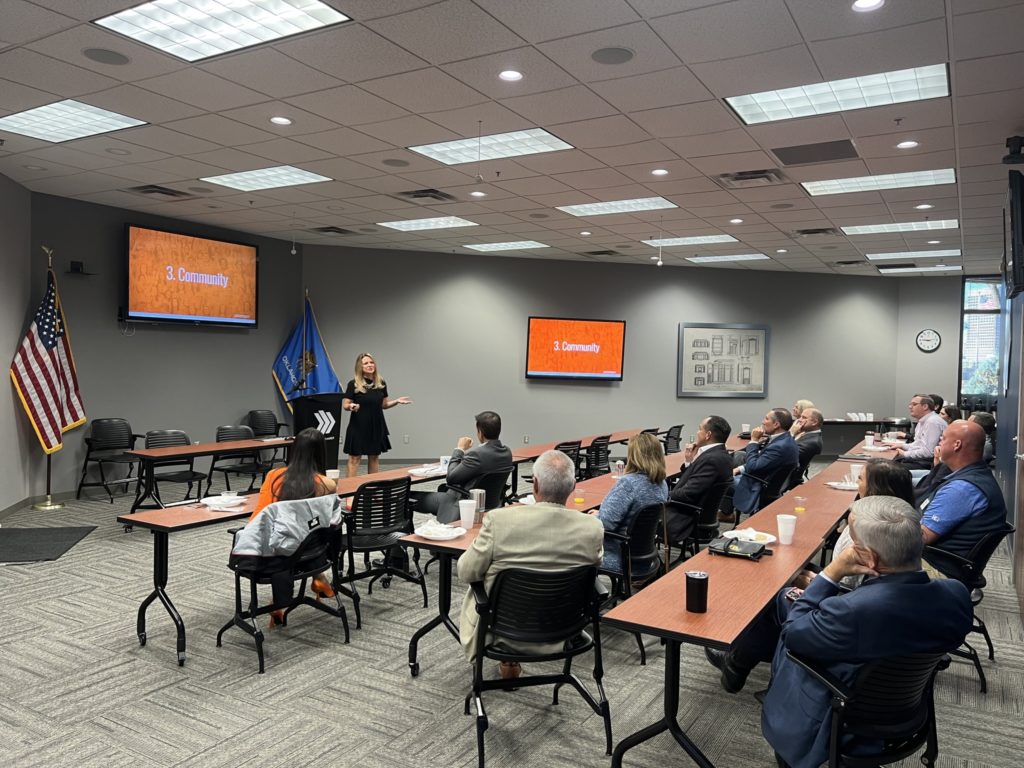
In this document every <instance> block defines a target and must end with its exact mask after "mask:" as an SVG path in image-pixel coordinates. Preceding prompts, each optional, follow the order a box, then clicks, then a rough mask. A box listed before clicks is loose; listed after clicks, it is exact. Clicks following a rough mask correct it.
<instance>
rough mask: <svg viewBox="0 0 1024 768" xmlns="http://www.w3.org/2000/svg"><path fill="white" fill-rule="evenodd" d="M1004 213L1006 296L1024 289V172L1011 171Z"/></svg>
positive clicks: (1013, 294) (1014, 294) (1004, 276)
mask: <svg viewBox="0 0 1024 768" xmlns="http://www.w3.org/2000/svg"><path fill="white" fill-rule="evenodd" d="M1009 177H1010V178H1009V188H1008V189H1007V192H1006V208H1005V209H1004V211H1003V215H1004V223H1003V227H1004V233H1003V234H1004V237H1005V242H1004V251H1003V278H1004V280H1005V281H1006V296H1007V297H1008V298H1009V297H1012V296H1016V295H1017V294H1018V293H1020V292H1021V291H1024V173H1021V172H1020V171H1010V173H1009Z"/></svg>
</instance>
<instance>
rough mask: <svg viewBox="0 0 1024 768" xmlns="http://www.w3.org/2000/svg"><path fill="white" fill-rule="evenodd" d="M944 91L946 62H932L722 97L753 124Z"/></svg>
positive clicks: (928, 96)
mask: <svg viewBox="0 0 1024 768" xmlns="http://www.w3.org/2000/svg"><path fill="white" fill-rule="evenodd" d="M948 95H949V80H948V78H947V75H946V65H945V64H933V65H931V66H927V67H915V68H913V69H901V70H898V71H896V72H882V73H880V74H877V75H864V76H863V77H850V78H846V79H844V80H830V81H827V82H824V83H815V84H814V85H801V86H797V87H796V88H783V89H781V90H778V91H763V92H761V93H750V94H747V95H746V96H730V97H728V98H727V99H726V100H725V101H726V103H727V104H728V105H729V106H730V107H732V108H733V109H734V110H736V114H738V115H739V116H740V119H741V120H743V122H744V123H746V124H747V125H755V124H757V123H770V122H772V121H774V120H789V119H792V118H794V117H808V116H810V115H827V114H829V113H831V112H845V111H847V110H850V109H863V108H865V107H879V106H883V105H885V104H902V103H904V102H908V101H921V100H923V99H935V98H938V97H940V96H948Z"/></svg>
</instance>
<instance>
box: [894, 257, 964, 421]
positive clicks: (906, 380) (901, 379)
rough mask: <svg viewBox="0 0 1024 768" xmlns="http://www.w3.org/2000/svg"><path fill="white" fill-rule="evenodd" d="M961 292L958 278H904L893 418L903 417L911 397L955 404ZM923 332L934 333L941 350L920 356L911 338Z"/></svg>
mask: <svg viewBox="0 0 1024 768" xmlns="http://www.w3.org/2000/svg"><path fill="white" fill-rule="evenodd" d="M962 292H963V282H962V281H961V280H960V279H958V278H942V279H934V278H930V277H918V278H912V277H905V278H903V279H901V280H900V292H899V308H900V314H899V323H898V324H897V326H896V367H895V375H894V377H893V387H894V392H893V396H894V397H895V400H894V401H893V409H894V410H893V412H894V413H897V414H899V415H900V416H907V415H908V414H909V412H908V408H907V404H908V403H909V402H910V396H911V395H913V394H914V393H916V392H926V393H935V394H937V395H942V397H943V398H945V399H946V400H953V399H955V398H956V393H957V390H958V389H959V382H958V381H957V377H958V376H959V375H960V302H961V300H962ZM925 328H932V329H934V330H936V331H938V332H939V336H941V337H942V344H940V345H939V348H938V350H936V351H935V352H927V353H926V352H922V351H921V350H919V349H918V348H917V334H918V333H919V332H920V331H922V330H924V329H925Z"/></svg>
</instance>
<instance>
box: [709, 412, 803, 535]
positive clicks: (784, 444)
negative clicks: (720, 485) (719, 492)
mask: <svg viewBox="0 0 1024 768" xmlns="http://www.w3.org/2000/svg"><path fill="white" fill-rule="evenodd" d="M791 426H793V416H792V414H790V412H789V409H788V408H772V409H771V410H770V411H768V413H767V414H765V417H764V421H762V422H761V426H759V427H754V429H753V430H751V432H750V444H749V445H748V446H747V447H746V448H745V449H744V453H745V454H746V455H745V457H744V461H743V464H742V466H739V467H736V469H734V470H733V474H734V475H735V476H736V477H735V483H736V486H735V489H734V491H733V500H732V503H733V507H734V508H735V509H736V511H737V512H739V513H741V514H744V515H751V514H753V513H754V512H757V510H758V503H759V501H760V499H761V491H762V489H763V488H764V482H767V481H768V480H770V479H771V477H772V476H773V475H774V474H775V473H776V472H778V471H781V470H783V469H785V468H787V467H788V468H789V471H792V470H793V469H795V468H796V466H797V464H798V461H799V459H798V455H799V454H798V451H797V447H796V442H795V441H794V440H793V436H792V435H791V434H790V433H789V428H790V427H791ZM762 481H764V482H762ZM718 519H719V520H721V521H722V522H726V523H732V522H735V521H736V518H735V516H734V515H728V514H725V515H719V518H718Z"/></svg>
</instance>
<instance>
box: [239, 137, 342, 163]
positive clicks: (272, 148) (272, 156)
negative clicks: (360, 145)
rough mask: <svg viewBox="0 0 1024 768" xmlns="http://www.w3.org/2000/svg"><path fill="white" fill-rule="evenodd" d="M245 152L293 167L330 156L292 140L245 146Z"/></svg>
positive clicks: (263, 142) (275, 140) (276, 140)
mask: <svg viewBox="0 0 1024 768" xmlns="http://www.w3.org/2000/svg"><path fill="white" fill-rule="evenodd" d="M245 151H246V152H251V153H253V154H254V155H259V156H260V157H263V158H266V159H268V160H273V161H274V162H276V163H279V164H282V165H295V164H296V163H306V162H309V161H311V160H324V159H326V158H329V157H331V156H332V154H331V153H330V152H325V151H323V150H319V149H314V148H313V147H311V146H309V145H308V144H301V143H299V142H298V141H293V140H292V139H272V140H271V141H262V142H258V143H256V144H247V145H245Z"/></svg>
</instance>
